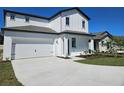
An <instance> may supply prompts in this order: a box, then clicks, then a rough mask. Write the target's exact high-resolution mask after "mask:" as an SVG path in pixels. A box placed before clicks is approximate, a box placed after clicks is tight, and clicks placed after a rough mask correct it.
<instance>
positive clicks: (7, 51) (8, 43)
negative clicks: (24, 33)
mask: <svg viewBox="0 0 124 93" xmlns="http://www.w3.org/2000/svg"><path fill="white" fill-rule="evenodd" d="M11 50H12V38H11V37H7V36H4V46H3V61H6V60H11Z"/></svg>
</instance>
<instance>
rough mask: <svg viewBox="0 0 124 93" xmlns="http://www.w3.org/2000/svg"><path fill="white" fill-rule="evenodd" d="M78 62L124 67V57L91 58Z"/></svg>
mask: <svg viewBox="0 0 124 93" xmlns="http://www.w3.org/2000/svg"><path fill="white" fill-rule="evenodd" d="M77 62H79V63H84V64H93V65H106V66H124V57H101V58H96V57H95V58H93V57H90V58H87V59H86V60H78V61H77Z"/></svg>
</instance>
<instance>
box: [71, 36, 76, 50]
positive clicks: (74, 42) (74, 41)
mask: <svg viewBox="0 0 124 93" xmlns="http://www.w3.org/2000/svg"><path fill="white" fill-rule="evenodd" d="M72 48H76V38H72Z"/></svg>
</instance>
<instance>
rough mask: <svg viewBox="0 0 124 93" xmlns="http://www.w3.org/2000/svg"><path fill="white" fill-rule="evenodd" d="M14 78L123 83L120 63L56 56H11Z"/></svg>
mask: <svg viewBox="0 0 124 93" xmlns="http://www.w3.org/2000/svg"><path fill="white" fill-rule="evenodd" d="M12 65H13V68H14V71H15V74H16V77H17V79H18V80H19V81H20V82H21V83H22V84H23V85H27V86H33V85H37V86H38V85H41V86H42V85H43V86H56V85H58V86H59V85H60V86H66V85H67V86H74V85H75V86H81V85H124V67H112V66H96V65H87V64H81V63H77V62H74V61H73V59H62V58H57V57H46V58H33V59H21V60H13V61H12Z"/></svg>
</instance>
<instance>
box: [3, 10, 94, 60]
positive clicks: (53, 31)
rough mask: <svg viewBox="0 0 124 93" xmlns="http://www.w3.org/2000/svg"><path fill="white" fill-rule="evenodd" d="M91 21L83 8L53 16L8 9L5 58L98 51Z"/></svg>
mask: <svg viewBox="0 0 124 93" xmlns="http://www.w3.org/2000/svg"><path fill="white" fill-rule="evenodd" d="M88 21H89V17H88V16H87V15H86V14H84V13H83V12H82V11H81V10H80V9H79V8H70V9H66V10H62V11H60V12H58V13H56V14H55V15H53V16H51V17H49V18H47V17H41V16H36V15H32V14H26V13H19V12H15V11H9V10H4V24H5V26H4V28H2V30H3V31H4V52H3V60H11V59H21V58H31V57H45V56H60V57H70V56H76V55H80V54H85V51H88V50H89V49H90V50H94V45H93V44H94V42H93V36H94V35H92V34H90V33H89V31H88ZM89 41H90V42H89Z"/></svg>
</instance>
